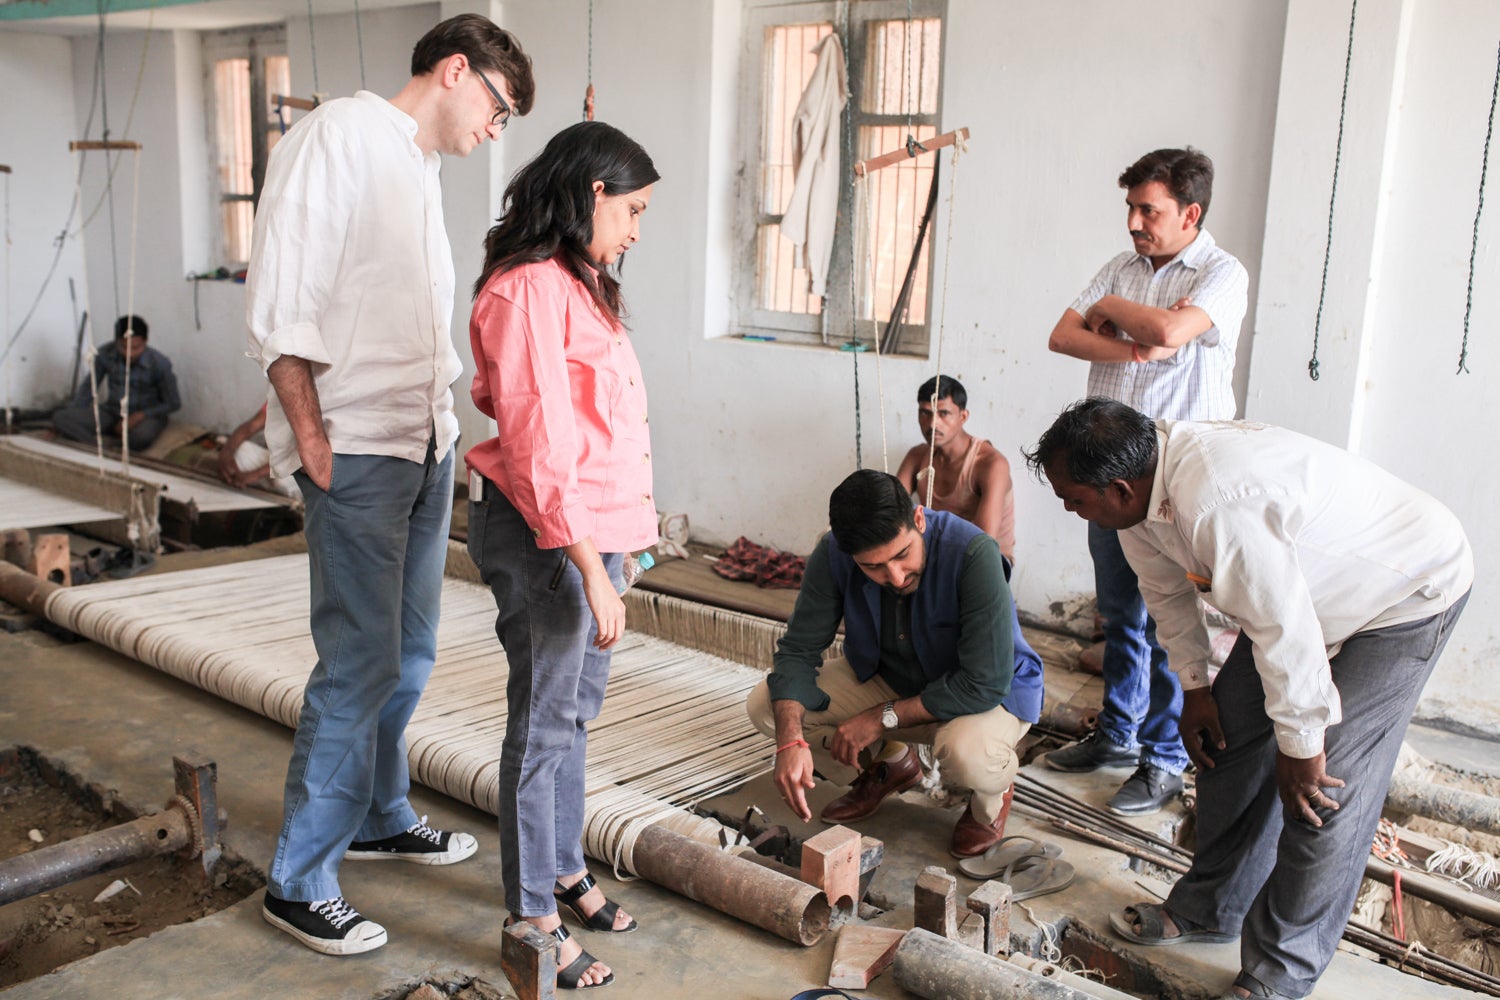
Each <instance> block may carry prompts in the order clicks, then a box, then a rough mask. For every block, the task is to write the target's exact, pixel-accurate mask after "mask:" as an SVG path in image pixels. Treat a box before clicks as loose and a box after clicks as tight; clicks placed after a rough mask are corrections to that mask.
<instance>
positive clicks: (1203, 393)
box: [1044, 148, 1249, 816]
mask: <svg viewBox="0 0 1500 1000" xmlns="http://www.w3.org/2000/svg"><path fill="white" fill-rule="evenodd" d="M1213 179H1214V167H1213V163H1212V162H1211V161H1210V160H1209V158H1208V157H1207V156H1204V155H1203V154H1202V153H1200V152H1198V151H1197V150H1196V149H1192V148H1187V149H1158V150H1156V151H1155V152H1151V153H1147V154H1146V155H1145V156H1143V157H1141V158H1140V159H1139V160H1137V161H1136V162H1135V163H1133V164H1131V165H1130V166H1129V167H1128V168H1127V169H1126V170H1125V172H1124V173H1122V174H1121V175H1120V187H1122V188H1124V189H1125V205H1126V207H1127V209H1128V210H1129V211H1128V214H1127V216H1126V224H1127V226H1128V227H1129V230H1130V237H1131V241H1132V243H1133V244H1134V250H1133V251H1132V252H1127V253H1122V254H1119V255H1117V256H1116V257H1114V258H1113V259H1112V260H1111V261H1110V262H1109V263H1107V264H1105V265H1104V267H1103V268H1102V269H1101V270H1100V271H1099V273H1098V274H1097V275H1095V276H1094V280H1093V281H1092V282H1090V284H1089V286H1088V288H1086V289H1085V290H1084V291H1083V294H1081V295H1079V296H1078V298H1077V299H1076V300H1075V301H1074V302H1073V305H1072V307H1071V308H1069V309H1067V310H1065V311H1064V312H1063V315H1062V318H1061V319H1060V320H1058V321H1057V326H1056V327H1055V328H1054V329H1053V330H1052V336H1051V338H1050V339H1049V340H1048V343H1047V346H1048V348H1049V349H1051V350H1053V351H1056V352H1057V353H1059V354H1066V355H1068V356H1069V357H1074V358H1079V359H1081V360H1083V361H1087V362H1089V381H1088V387H1089V395H1090V396H1107V397H1109V398H1110V399H1117V400H1119V401H1120V402H1122V403H1128V404H1129V405H1131V406H1133V407H1135V408H1136V409H1138V410H1141V411H1142V412H1144V413H1146V414H1148V415H1150V416H1152V417H1169V418H1172V419H1174V420H1231V419H1233V418H1234V412H1235V402H1234V389H1233V386H1232V385H1231V380H1232V378H1233V375H1234V348H1235V343H1236V341H1238V339H1239V333H1240V323H1241V321H1242V320H1243V319H1244V318H1245V307H1246V302H1247V299H1248V294H1247V290H1248V288H1249V277H1248V275H1246V273H1245V268H1244V267H1243V266H1241V264H1240V262H1239V261H1237V260H1235V259H1234V257H1232V256H1230V255H1229V254H1228V253H1226V252H1225V251H1224V250H1222V249H1220V248H1219V246H1218V245H1217V244H1216V243H1215V242H1214V238H1213V237H1212V236H1211V235H1209V233H1208V231H1207V230H1205V229H1204V228H1203V220H1204V218H1205V217H1206V216H1207V215H1208V205H1209V201H1210V198H1211V197H1212V195H1213ZM1088 534H1089V554H1090V556H1092V558H1093V561H1094V592H1095V595H1096V596H1097V598H1098V604H1099V615H1100V617H1101V618H1103V620H1104V664H1103V674H1104V704H1103V707H1102V708H1101V710H1100V712H1099V727H1098V729H1096V730H1095V731H1094V732H1093V733H1091V734H1089V736H1088V737H1086V738H1085V739H1083V740H1081V741H1080V742H1078V743H1074V744H1071V745H1069V746H1066V747H1063V748H1062V749H1061V750H1055V751H1053V752H1052V753H1050V754H1048V755H1047V756H1046V757H1045V758H1044V761H1045V762H1046V764H1047V765H1048V766H1049V767H1052V768H1056V769H1057V770H1059V771H1092V770H1094V769H1096V768H1099V767H1119V766H1127V767H1135V769H1136V770H1135V773H1134V774H1132V775H1131V776H1130V778H1129V779H1127V780H1126V782H1125V784H1124V785H1123V786H1122V787H1121V788H1120V790H1119V791H1118V792H1117V793H1115V795H1114V797H1112V798H1111V799H1110V800H1109V808H1110V810H1111V811H1113V812H1116V813H1120V814H1122V815H1128V816H1144V815H1147V814H1149V813H1153V812H1156V811H1157V810H1159V809H1160V808H1161V807H1162V806H1163V805H1164V804H1165V803H1167V802H1168V801H1170V800H1171V799H1173V798H1175V797H1176V796H1177V794H1178V793H1179V792H1181V791H1182V771H1183V769H1184V768H1185V767H1187V760H1188V759H1187V754H1186V753H1185V752H1184V751H1183V748H1182V740H1181V738H1180V737H1179V735H1178V730H1177V717H1178V715H1179V713H1180V712H1181V710H1182V689H1181V688H1180V687H1179V686H1178V683H1177V680H1176V678H1175V677H1174V676H1173V673H1172V670H1171V669H1170V668H1169V667H1168V664H1167V655H1166V653H1165V651H1164V650H1163V649H1162V647H1161V645H1160V644H1159V643H1158V642H1157V633H1156V623H1155V622H1153V621H1152V620H1151V618H1150V617H1149V616H1148V615H1147V613H1146V605H1145V603H1144V602H1143V601H1142V600H1141V594H1140V590H1139V588H1138V587H1137V586H1136V579H1135V574H1134V573H1133V572H1132V571H1131V569H1130V564H1129V562H1128V561H1127V560H1126V559H1125V556H1124V554H1123V553H1122V552H1121V551H1120V542H1119V539H1118V538H1117V537H1116V535H1115V532H1113V531H1110V530H1107V529H1105V528H1102V527H1100V526H1098V525H1094V524H1090V525H1089V529H1088Z"/></svg>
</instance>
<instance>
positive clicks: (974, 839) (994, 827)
mask: <svg viewBox="0 0 1500 1000" xmlns="http://www.w3.org/2000/svg"><path fill="white" fill-rule="evenodd" d="M1014 793H1015V786H1014V785H1012V786H1011V787H1010V788H1007V789H1006V790H1005V796H1004V797H1003V798H1002V799H1001V800H1000V815H999V816H996V817H995V822H993V823H981V822H979V820H977V819H975V818H974V800H973V799H970V800H969V805H968V808H966V809H964V814H963V815H962V816H960V817H959V819H958V825H957V826H955V827H954V828H953V843H952V844H951V845H949V847H948V853H949V854H952V855H953V856H954V857H955V858H977V857H978V856H979V855H981V854H983V853H984V852H985V851H988V850H989V849H990V848H991V847H994V846H995V845H996V844H998V843H999V842H1000V838H1001V837H1003V836H1005V821H1006V820H1007V819H1009V818H1010V800H1011V796H1012V795H1013V794H1014Z"/></svg>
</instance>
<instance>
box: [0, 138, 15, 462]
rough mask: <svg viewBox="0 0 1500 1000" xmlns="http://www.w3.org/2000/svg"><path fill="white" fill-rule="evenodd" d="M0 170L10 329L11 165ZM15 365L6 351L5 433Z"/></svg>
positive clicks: (6, 325) (7, 322)
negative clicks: (0, 175) (2, 174)
mask: <svg viewBox="0 0 1500 1000" xmlns="http://www.w3.org/2000/svg"><path fill="white" fill-rule="evenodd" d="M0 172H3V173H4V174H5V327H4V329H6V330H9V329H10V167H5V168H4V169H3V171H0ZM13 367H14V366H13V365H12V364H11V359H10V353H9V352H6V355H5V433H6V434H9V433H11V414H12V412H13V411H14V409H15V408H14V407H13V406H12V405H11V404H12V403H13V402H14V400H15V396H14V395H12V393H13V392H14V391H15V390H14V384H13V383H12V381H11V371H12V369H13Z"/></svg>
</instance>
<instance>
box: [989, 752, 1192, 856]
mask: <svg viewBox="0 0 1500 1000" xmlns="http://www.w3.org/2000/svg"><path fill="white" fill-rule="evenodd" d="M1016 777H1017V778H1018V779H1019V780H1020V781H1021V782H1022V784H1018V785H1017V786H1016V799H1017V801H1019V802H1020V803H1021V804H1022V805H1028V806H1031V807H1032V808H1034V809H1040V810H1041V811H1042V812H1045V813H1047V814H1048V815H1049V816H1062V817H1064V818H1072V819H1075V820H1079V821H1080V822H1082V825H1084V826H1090V827H1095V828H1107V829H1112V830H1117V831H1119V833H1120V834H1121V835H1123V836H1124V837H1126V838H1129V839H1132V840H1140V841H1143V842H1145V843H1147V844H1150V845H1151V846H1153V847H1156V848H1158V849H1160V850H1162V851H1166V852H1168V853H1170V854H1177V855H1181V856H1182V857H1185V858H1191V857H1192V856H1193V852H1192V851H1189V850H1188V849H1187V848H1185V847H1182V846H1180V845H1178V844H1174V843H1172V842H1171V841H1169V840H1163V839H1162V838H1161V837H1157V836H1154V835H1153V834H1150V833H1147V832H1146V831H1145V830H1142V829H1141V828H1140V827H1137V826H1135V825H1133V824H1131V823H1130V822H1128V821H1126V820H1124V819H1121V818H1120V817H1118V816H1114V815H1111V814H1110V813H1107V812H1105V811H1103V810H1102V809H1095V808H1094V807H1093V806H1091V805H1089V804H1088V803H1086V802H1081V801H1079V800H1078V799H1076V798H1074V797H1073V796H1071V795H1069V794H1067V793H1066V792H1060V791H1058V790H1057V789H1055V788H1053V787H1052V786H1050V785H1046V784H1043V783H1042V782H1040V781H1038V780H1037V779H1036V778H1033V777H1032V776H1030V775H1028V774H1024V773H1022V774H1017V775H1016Z"/></svg>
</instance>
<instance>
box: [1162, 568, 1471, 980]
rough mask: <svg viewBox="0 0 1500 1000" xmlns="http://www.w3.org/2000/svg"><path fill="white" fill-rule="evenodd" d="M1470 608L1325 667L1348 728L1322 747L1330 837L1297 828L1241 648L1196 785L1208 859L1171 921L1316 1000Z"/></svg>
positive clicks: (1224, 680)
mask: <svg viewBox="0 0 1500 1000" xmlns="http://www.w3.org/2000/svg"><path fill="white" fill-rule="evenodd" d="M1468 599H1469V598H1468V595H1467V594H1465V595H1464V596H1463V597H1461V598H1459V600H1458V601H1457V603H1455V604H1454V605H1453V606H1452V607H1451V608H1449V609H1448V610H1447V611H1444V612H1443V613H1442V614H1438V615H1434V616H1432V617H1431V618H1425V619H1422V620H1421V621H1415V622H1407V623H1406V624H1404V625H1394V626H1391V627H1390V628H1383V629H1375V630H1373V631H1370V632H1360V633H1357V634H1355V635H1354V636H1351V637H1350V638H1349V640H1348V641H1347V642H1345V643H1344V645H1343V648H1342V649H1340V650H1339V652H1338V655H1337V656H1335V657H1334V658H1333V659H1332V660H1331V661H1329V666H1330V668H1331V669H1332V672H1333V682H1334V685H1335V686H1336V687H1337V688H1338V690H1339V698H1340V700H1341V701H1342V703H1343V721H1342V722H1340V723H1339V724H1338V725H1336V726H1330V727H1329V728H1328V730H1327V733H1326V735H1325V738H1324V754H1325V755H1326V756H1327V766H1326V770H1327V772H1328V774H1330V775H1332V776H1333V777H1335V778H1342V779H1343V780H1344V782H1345V786H1344V787H1343V788H1326V789H1324V790H1323V791H1324V794H1325V795H1327V796H1328V797H1329V798H1331V799H1333V800H1335V801H1336V802H1338V804H1339V808H1338V810H1336V811H1335V810H1332V809H1322V810H1319V811H1318V816H1319V818H1320V819H1322V821H1323V825H1322V826H1321V827H1315V826H1311V825H1309V824H1308V823H1306V822H1303V821H1302V820H1300V819H1290V818H1288V817H1287V816H1286V815H1285V813H1284V810H1283V808H1282V805H1281V799H1280V797H1279V796H1278V795H1277V791H1276V737H1275V734H1274V733H1273V731H1272V726H1271V720H1270V718H1268V717H1267V715H1266V708H1265V701H1266V696H1265V691H1264V689H1263V688H1262V687H1261V682H1260V675H1259V674H1258V673H1256V670H1255V661H1254V659H1253V657H1252V655H1251V644H1250V641H1249V640H1248V639H1247V638H1246V637H1245V636H1244V635H1241V636H1240V638H1239V641H1238V642H1236V643H1235V645H1234V649H1233V650H1232V651H1231V652H1230V654H1229V658H1228V660H1227V661H1226V662H1225V664H1224V669H1222V670H1220V671H1219V675H1218V677H1217V678H1216V679H1215V680H1214V685H1213V696H1214V701H1215V702H1217V704H1218V708H1219V723H1220V725H1221V726H1222V727H1223V730H1224V740H1225V743H1226V744H1227V745H1226V747H1225V749H1223V750H1220V751H1217V752H1212V751H1210V754H1211V756H1212V757H1213V758H1214V766H1213V767H1212V768H1209V769H1206V770H1203V771H1200V772H1199V774H1198V846H1197V850H1196V852H1195V853H1194V855H1193V867H1192V870H1191V871H1189V872H1188V873H1187V874H1186V875H1184V876H1183V877H1182V879H1181V880H1179V881H1178V883H1177V884H1176V885H1175V886H1173V887H1172V892H1171V894H1170V895H1169V896H1168V897H1167V903H1166V906H1167V910H1168V911H1169V912H1170V913H1172V914H1174V915H1178V916H1181V917H1183V918H1185V919H1187V920H1188V921H1190V922H1192V923H1193V924H1196V925H1198V926H1201V927H1206V928H1209V929H1211V930H1219V931H1223V932H1226V933H1230V934H1232V933H1235V932H1236V931H1238V932H1240V934H1241V941H1240V968H1241V970H1242V974H1243V975H1249V976H1253V977H1255V979H1256V980H1258V981H1259V982H1261V983H1262V984H1264V985H1266V986H1268V987H1270V988H1271V989H1273V990H1275V991H1276V992H1277V993H1280V994H1281V995H1283V996H1288V997H1303V996H1306V995H1307V994H1308V993H1311V992H1312V989H1313V986H1314V985H1315V984H1316V983H1317V981H1318V977H1319V976H1321V975H1322V974H1323V970H1324V969H1325V968H1327V966H1328V963H1329V961H1331V960H1332V958H1333V952H1334V949H1335V948H1336V947H1337V946H1338V942H1339V938H1340V936H1341V935H1342V934H1343V931H1344V925H1345V924H1346V923H1347V922H1348V920H1349V914H1350V912H1351V911H1352V910H1353V908H1354V897H1355V896H1356V895H1357V894H1358V892H1359V885H1360V880H1361V879H1362V878H1363V877H1364V871H1365V857H1366V855H1368V854H1369V852H1370V842H1371V840H1372V839H1373V838H1374V836H1375V827H1376V825H1377V824H1378V823H1379V822H1380V810H1381V807H1382V806H1383V805H1384V803H1385V793H1386V789H1387V788H1388V787H1389V786H1390V783H1391V770H1392V769H1393V768H1394V767H1395V764H1396V755H1397V753H1398V752H1399V751H1400V749H1401V741H1402V739H1403V738H1404V737H1405V735H1406V725H1407V723H1408V722H1409V721H1410V720H1411V714H1412V711H1413V710H1414V709H1415V708H1416V705H1417V698H1418V696H1419V695H1421V693H1422V686H1423V685H1424V684H1426V683H1427V677H1428V675H1429V674H1431V673H1432V668H1433V666H1434V665H1435V664H1436V663H1437V659H1438V657H1439V656H1440V655H1441V654H1442V652H1443V647H1444V646H1445V645H1446V644H1447V642H1448V637H1449V635H1450V634H1451V633H1452V631H1453V625H1454V623H1455V622H1457V621H1458V616H1459V615H1460V614H1461V613H1462V611H1463V608H1464V604H1465V603H1467V601H1468Z"/></svg>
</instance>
